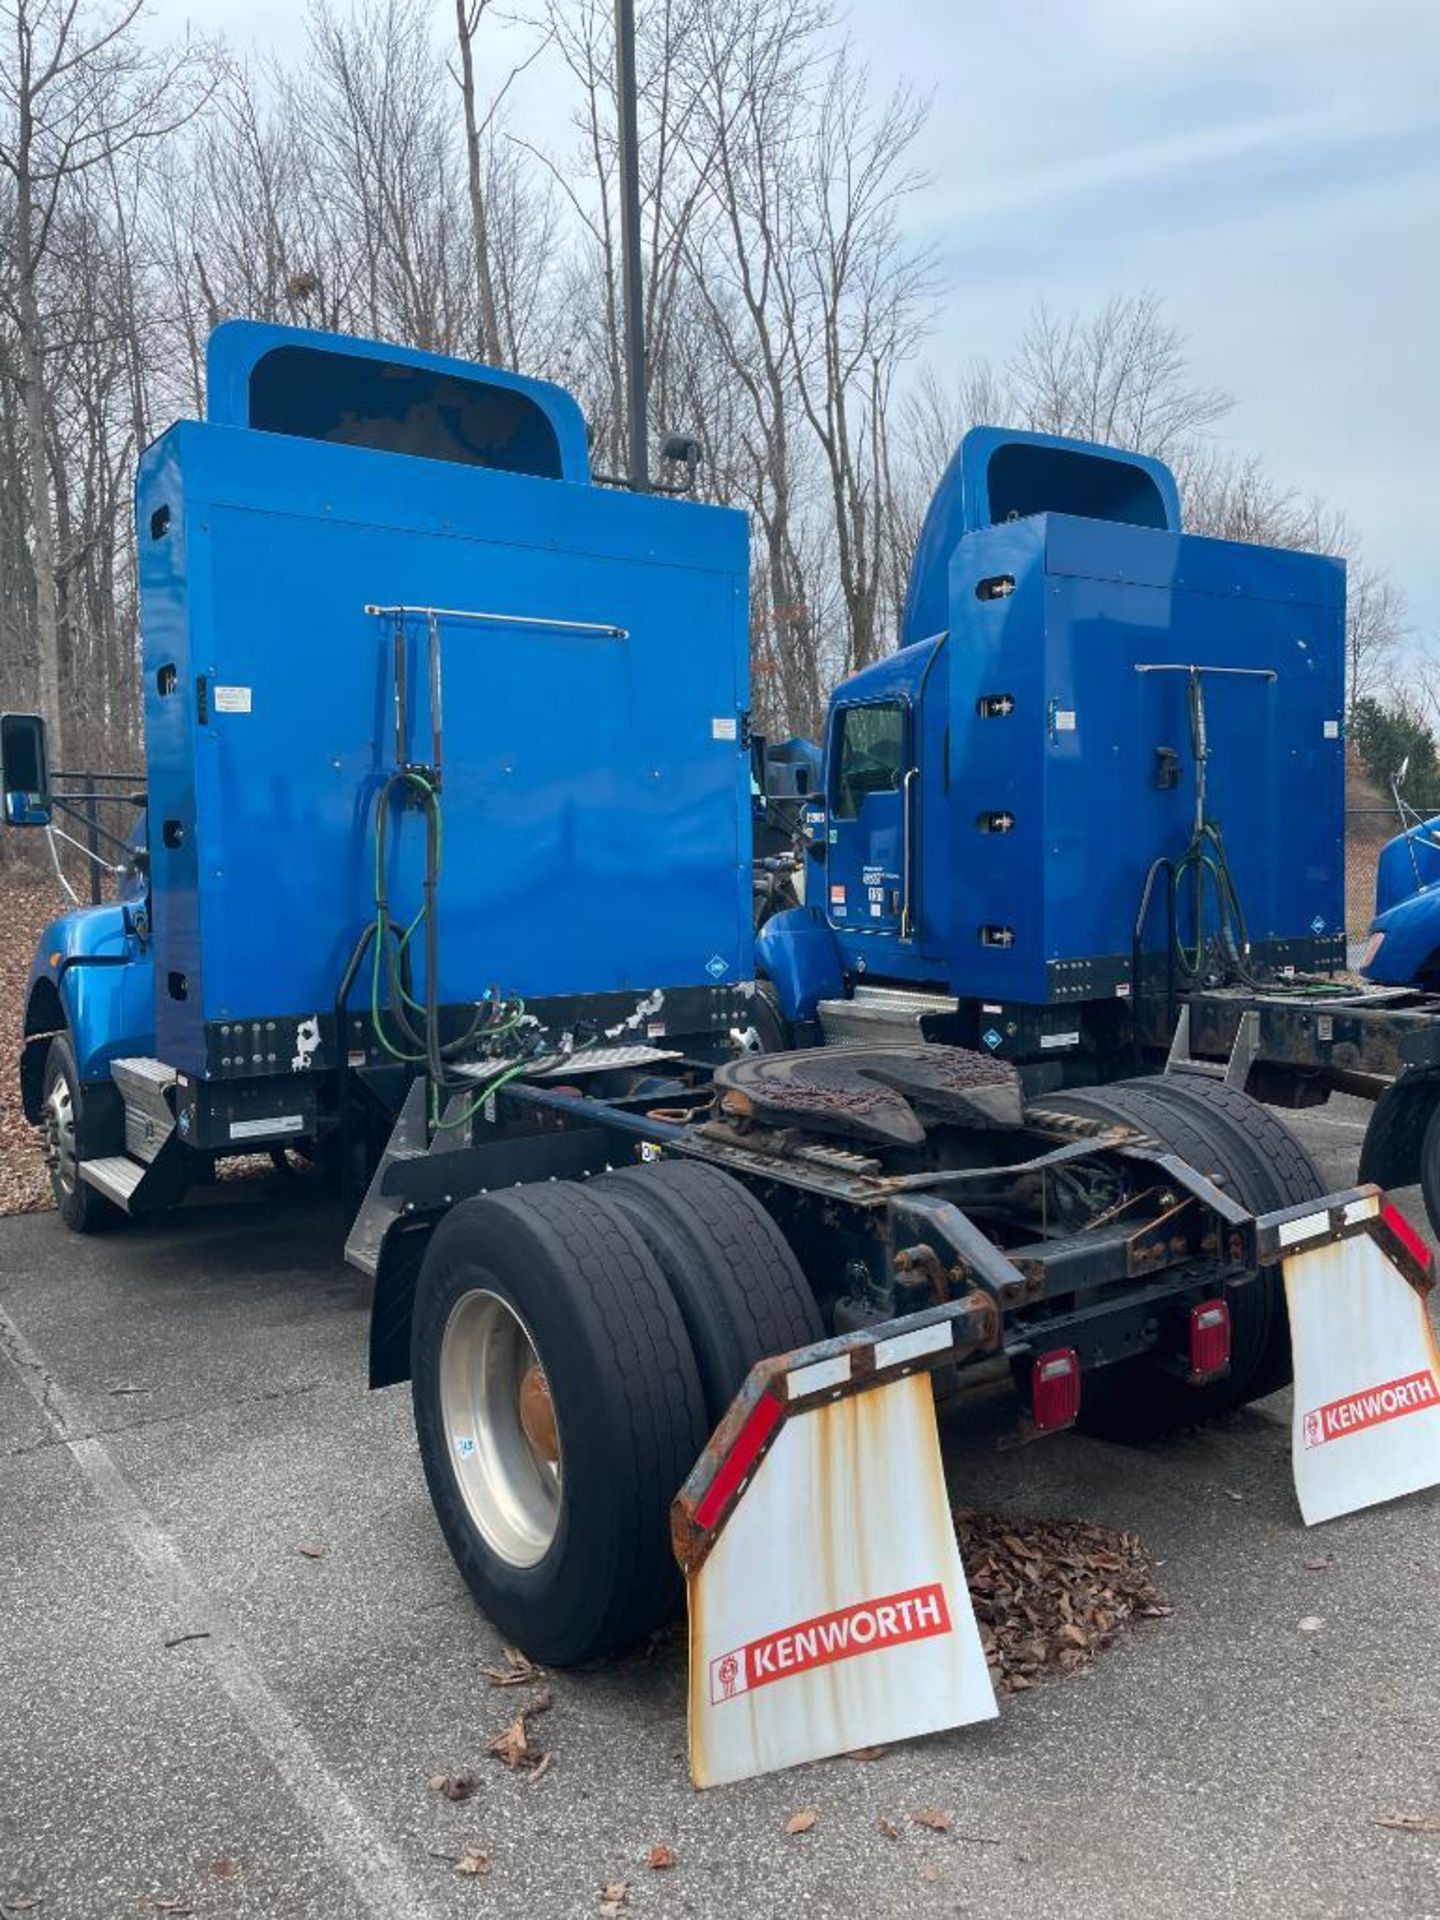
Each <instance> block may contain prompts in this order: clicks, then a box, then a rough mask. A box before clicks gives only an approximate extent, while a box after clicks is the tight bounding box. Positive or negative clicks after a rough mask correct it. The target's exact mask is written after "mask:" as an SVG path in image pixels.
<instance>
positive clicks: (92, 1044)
mask: <svg viewBox="0 0 1440 1920" xmlns="http://www.w3.org/2000/svg"><path fill="white" fill-rule="evenodd" d="M133 913H134V909H133V908H132V907H129V906H127V905H125V904H123V903H120V902H107V903H106V904H105V905H103V906H99V907H80V908H78V909H77V910H76V911H75V912H74V913H66V914H62V915H61V916H60V918H59V919H58V920H52V921H51V922H50V925H49V926H48V927H46V929H45V931H44V932H43V933H42V934H41V936H40V938H39V940H38V941H37V943H36V947H35V959H34V963H33V965H32V966H31V969H30V983H29V991H28V993H27V996H26V1018H25V1031H26V1036H27V1039H28V1038H29V1037H30V1036H32V1035H37V1034H42V1033H47V1032H53V1031H54V1028H55V1026H56V1025H57V1024H59V1023H58V1022H57V1020H56V1017H55V1016H56V1014H57V1012H58V1013H59V1014H60V1015H61V1016H63V1023H64V1024H65V1025H66V1026H68V1028H69V1029H70V1036H71V1041H72V1043H73V1045H74V1048H75V1064H76V1066H77V1067H78V1069H79V1072H80V1078H81V1080H82V1081H83V1080H102V1079H104V1078H106V1077H107V1076H106V1071H105V1070H106V1067H107V1066H108V1065H109V1063H110V1061H111V1060H115V1059H124V1058H126V1057H127V1056H133V1055H136V1054H139V1055H146V1054H153V1052H154V1051H155V961H154V955H153V952H152V949H151V947H150V943H149V942H148V941H142V940H141V939H140V937H139V935H138V934H136V933H135V932H134V931H133V930H132V929H133ZM27 1050H28V1049H27Z"/></svg>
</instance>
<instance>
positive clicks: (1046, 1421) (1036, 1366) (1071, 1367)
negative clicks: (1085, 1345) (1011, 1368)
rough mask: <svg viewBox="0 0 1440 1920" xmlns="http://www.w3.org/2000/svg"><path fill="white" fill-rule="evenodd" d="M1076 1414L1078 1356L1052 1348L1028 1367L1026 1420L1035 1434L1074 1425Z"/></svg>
mask: <svg viewBox="0 0 1440 1920" xmlns="http://www.w3.org/2000/svg"><path fill="white" fill-rule="evenodd" d="M1079 1411H1080V1356H1079V1354H1078V1353H1076V1351H1075V1349H1074V1348H1073V1347H1054V1348H1052V1349H1051V1351H1050V1352H1049V1353H1042V1354H1038V1355H1037V1356H1036V1357H1035V1359H1034V1360H1032V1361H1031V1363H1030V1418H1031V1419H1032V1420H1033V1421H1034V1422H1035V1430H1036V1432H1037V1433H1053V1432H1054V1431H1055V1429H1056V1428H1057V1427H1069V1426H1073V1425H1074V1424H1075V1416H1076V1415H1077V1414H1078V1413H1079Z"/></svg>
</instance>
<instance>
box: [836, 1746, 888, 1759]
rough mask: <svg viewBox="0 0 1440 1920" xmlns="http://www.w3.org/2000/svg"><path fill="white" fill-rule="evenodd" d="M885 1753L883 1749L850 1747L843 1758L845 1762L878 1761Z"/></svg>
mask: <svg viewBox="0 0 1440 1920" xmlns="http://www.w3.org/2000/svg"><path fill="white" fill-rule="evenodd" d="M886 1751H887V1749H886V1748H884V1747H851V1749H850V1751H849V1752H848V1753H847V1754H846V1756H845V1758H846V1759H847V1760H878V1759H880V1758H881V1756H882V1755H883V1754H884V1753H885V1752H886Z"/></svg>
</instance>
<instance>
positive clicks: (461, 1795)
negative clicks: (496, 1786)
mask: <svg viewBox="0 0 1440 1920" xmlns="http://www.w3.org/2000/svg"><path fill="white" fill-rule="evenodd" d="M429 1784H430V1791H431V1793H443V1794H444V1796H445V1798H446V1799H447V1800H468V1799H469V1798H470V1796H471V1794H472V1793H474V1792H475V1790H476V1788H477V1787H478V1786H479V1785H480V1782H479V1781H478V1780H477V1779H476V1778H475V1776H474V1775H473V1774H470V1773H432V1774H431V1776H430V1783H429Z"/></svg>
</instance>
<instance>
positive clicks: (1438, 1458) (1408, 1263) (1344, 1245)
mask: <svg viewBox="0 0 1440 1920" xmlns="http://www.w3.org/2000/svg"><path fill="white" fill-rule="evenodd" d="M1257 1225H1258V1226H1259V1228H1260V1230H1261V1233H1262V1237H1263V1236H1264V1235H1265V1232H1266V1230H1267V1229H1273V1232H1274V1236H1275V1243H1276V1244H1277V1245H1278V1248H1279V1251H1280V1255H1281V1258H1282V1260H1283V1263H1284V1273H1285V1295H1286V1301H1287V1304H1288V1306H1289V1310H1290V1340H1291V1347H1292V1349H1293V1353H1294V1362H1295V1413H1294V1427H1293V1432H1292V1438H1291V1457H1292V1460H1293V1464H1294V1472H1295V1492H1296V1495H1297V1496H1298V1498H1299V1502H1300V1511H1301V1514H1302V1515H1303V1517H1304V1519H1305V1523H1306V1525H1307V1526H1314V1525H1315V1524H1316V1523H1317V1522H1318V1521H1321V1520H1333V1519H1334V1518H1336V1516H1337V1515H1339V1514H1342V1513H1354V1512H1356V1511H1357V1510H1358V1509H1359V1508H1361V1507H1372V1506H1376V1505H1378V1504H1379V1502H1381V1501H1383V1500H1394V1499H1396V1498H1398V1496H1399V1495H1401V1494H1405V1493H1415V1492H1418V1491H1419V1490H1420V1488H1422V1487H1433V1486H1436V1485H1437V1484H1440V1347H1437V1344H1436V1339H1435V1332H1434V1329H1433V1327H1432V1325H1431V1322H1430V1315H1429V1312H1428V1311H1427V1307H1426V1296H1427V1295H1428V1294H1429V1292H1430V1289H1431V1286H1432V1284H1433V1281H1432V1277H1431V1272H1430V1268H1431V1256H1430V1251H1429V1248H1428V1247H1427V1246H1426V1244H1425V1242H1424V1241H1423V1240H1422V1239H1421V1238H1420V1236H1419V1234H1417V1233H1416V1232H1415V1230H1414V1228H1413V1227H1412V1226H1411V1225H1410V1224H1409V1222H1408V1221H1407V1220H1406V1219H1405V1218H1404V1216H1403V1215H1402V1214H1401V1213H1399V1212H1398V1210H1397V1209H1396V1208H1395V1207H1393V1206H1392V1205H1390V1204H1389V1203H1388V1202H1386V1201H1384V1200H1382V1198H1381V1196H1380V1194H1379V1193H1378V1192H1376V1191H1375V1190H1374V1189H1373V1188H1372V1189H1370V1190H1368V1191H1366V1190H1365V1189H1357V1190H1356V1192H1355V1193H1353V1194H1351V1195H1348V1196H1340V1197H1339V1198H1338V1199H1337V1200H1335V1201H1331V1202H1328V1203H1327V1205H1326V1208H1325V1209H1324V1210H1323V1211H1322V1210H1317V1209H1315V1208H1313V1207H1312V1208H1310V1209H1308V1210H1307V1209H1305V1208H1303V1207H1302V1208H1295V1209H1291V1210H1290V1211H1289V1212H1288V1213H1287V1214H1283V1215H1272V1216H1269V1217H1268V1218H1267V1219H1266V1220H1264V1221H1261V1222H1258V1223H1257Z"/></svg>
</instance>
